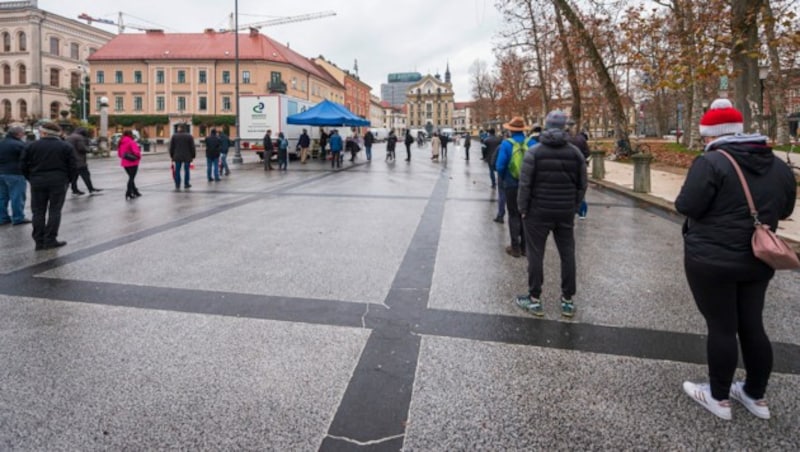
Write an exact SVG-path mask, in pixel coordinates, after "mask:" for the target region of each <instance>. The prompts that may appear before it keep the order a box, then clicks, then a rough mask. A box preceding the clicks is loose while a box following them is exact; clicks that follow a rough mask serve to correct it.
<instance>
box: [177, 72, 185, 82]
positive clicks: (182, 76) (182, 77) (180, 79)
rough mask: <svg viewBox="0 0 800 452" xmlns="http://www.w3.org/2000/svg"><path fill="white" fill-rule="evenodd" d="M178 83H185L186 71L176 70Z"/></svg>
mask: <svg viewBox="0 0 800 452" xmlns="http://www.w3.org/2000/svg"><path fill="white" fill-rule="evenodd" d="M178 83H186V71H183V70H181V71H178Z"/></svg>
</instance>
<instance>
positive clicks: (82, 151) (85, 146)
mask: <svg viewBox="0 0 800 452" xmlns="http://www.w3.org/2000/svg"><path fill="white" fill-rule="evenodd" d="M66 141H67V143H69V144H70V145H72V147H73V148H74V149H75V162H76V165H77V166H78V168H86V167H87V166H88V165H87V164H86V154H88V153H89V139H88V138H87V136H86V129H84V128H83V127H78V128H77V129H75V131H74V132H72V133H71V134H70V135H69V136H68V137H67V138H66Z"/></svg>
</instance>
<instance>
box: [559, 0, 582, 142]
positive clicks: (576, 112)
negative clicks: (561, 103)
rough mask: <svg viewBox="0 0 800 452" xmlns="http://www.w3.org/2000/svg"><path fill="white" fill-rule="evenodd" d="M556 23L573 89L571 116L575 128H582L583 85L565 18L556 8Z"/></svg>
mask: <svg viewBox="0 0 800 452" xmlns="http://www.w3.org/2000/svg"><path fill="white" fill-rule="evenodd" d="M556 25H557V26H558V37H559V39H560V41H561V47H562V49H563V53H564V63H565V66H566V68H567V80H569V87H570V90H571V91H572V107H571V109H570V116H571V118H572V120H573V121H575V130H574V132H578V131H580V130H581V128H582V126H583V124H581V123H582V120H581V116H582V114H581V113H582V112H581V87H580V85H579V84H578V74H577V72H575V64H574V62H573V57H572V52H571V51H570V50H569V42H568V41H567V32H566V30H564V20H563V19H562V18H561V11H559V10H558V8H556Z"/></svg>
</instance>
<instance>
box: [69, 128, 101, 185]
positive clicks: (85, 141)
mask: <svg viewBox="0 0 800 452" xmlns="http://www.w3.org/2000/svg"><path fill="white" fill-rule="evenodd" d="M66 141H67V143H69V144H71V145H72V147H73V148H74V149H75V162H76V164H77V165H78V174H77V176H76V177H75V178H74V179H72V194H73V195H78V196H80V195H82V194H84V193H83V192H82V191H80V190H79V189H78V176H80V178H81V179H83V183H84V184H86V188H87V189H89V193H97V192H101V191H103V189H102V188H95V187H94V185H92V175H91V174H90V173H89V164H88V162H87V161H86V156H87V154H88V153H89V131H88V130H86V129H85V128H84V127H78V128H77V129H75V131H74V132H72V133H71V134H70V135H69V136H68V137H67V140H66Z"/></svg>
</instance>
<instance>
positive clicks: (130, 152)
mask: <svg viewBox="0 0 800 452" xmlns="http://www.w3.org/2000/svg"><path fill="white" fill-rule="evenodd" d="M117 155H118V156H119V163H120V165H121V166H122V167H123V168H125V172H126V173H128V190H127V191H126V192H125V200H126V201H127V200H128V199H133V198H138V197H139V196H142V194H141V193H139V190H138V189H137V188H136V183H135V182H134V179H135V178H136V172H137V171H138V170H139V161H140V160H141V159H142V151H141V150H140V149H139V145H138V144H137V143H136V140H135V139H134V138H133V132H131V131H130V130H126V131H124V132H122V138H120V140H119V148H118V149H117Z"/></svg>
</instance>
